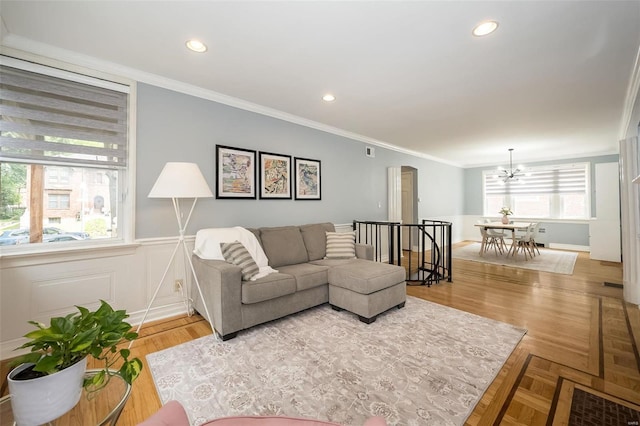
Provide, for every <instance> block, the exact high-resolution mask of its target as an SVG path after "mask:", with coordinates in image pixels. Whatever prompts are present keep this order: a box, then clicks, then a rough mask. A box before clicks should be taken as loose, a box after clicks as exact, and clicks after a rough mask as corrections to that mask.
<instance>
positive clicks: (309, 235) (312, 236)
mask: <svg viewBox="0 0 640 426" xmlns="http://www.w3.org/2000/svg"><path fill="white" fill-rule="evenodd" d="M335 230H336V228H335V226H333V223H329V222H327V223H313V224H309V225H302V226H300V232H301V233H302V239H303V240H304V245H305V247H306V248H307V254H308V255H309V260H318V259H322V258H323V257H325V255H326V253H327V236H326V232H335Z"/></svg>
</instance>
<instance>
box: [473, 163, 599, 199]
mask: <svg viewBox="0 0 640 426" xmlns="http://www.w3.org/2000/svg"><path fill="white" fill-rule="evenodd" d="M587 177H588V163H580V164H570V165H564V166H560V167H548V168H536V169H531V170H527V171H525V174H524V176H523V177H521V178H520V180H518V181H510V182H507V183H504V182H503V181H502V180H501V179H500V178H499V177H496V176H495V174H493V173H490V172H487V173H485V176H484V178H485V194H487V195H507V194H568V193H571V194H577V193H579V194H585V193H586V192H587V188H588V185H587Z"/></svg>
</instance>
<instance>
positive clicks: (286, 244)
mask: <svg viewBox="0 0 640 426" xmlns="http://www.w3.org/2000/svg"><path fill="white" fill-rule="evenodd" d="M260 239H261V240H262V248H263V249H264V252H265V254H266V255H267V258H268V259H269V265H270V266H272V267H274V268H278V267H280V266H286V265H295V264H297V263H305V262H308V261H309V256H308V255H307V249H306V247H305V245H304V240H303V239H302V234H301V233H300V228H299V227H297V226H283V227H278V228H260Z"/></svg>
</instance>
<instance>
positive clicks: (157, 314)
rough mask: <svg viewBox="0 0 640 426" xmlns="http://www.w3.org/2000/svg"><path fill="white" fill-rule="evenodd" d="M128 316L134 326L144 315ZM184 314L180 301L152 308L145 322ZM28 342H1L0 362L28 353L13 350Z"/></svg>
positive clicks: (27, 349) (17, 340)
mask: <svg viewBox="0 0 640 426" xmlns="http://www.w3.org/2000/svg"><path fill="white" fill-rule="evenodd" d="M128 314H129V318H127V322H128V323H129V324H131V325H132V326H136V325H138V324H140V320H141V319H142V316H143V315H144V310H141V311H138V312H134V313H128ZM185 314H186V312H185V308H184V303H183V302H182V301H180V302H176V303H172V304H170V305H163V306H158V307H152V308H151V310H150V311H149V315H147V319H146V321H145V322H146V323H149V322H153V321H158V320H162V319H165V318H171V317H176V316H183V315H185ZM28 341H29V340H28V339H26V338H24V337H20V338H18V339H12V340H7V341H3V342H2V344H1V345H0V360H6V359H9V358H13V357H16V356H20V355H23V354H26V353H28V352H29V348H26V349H19V350H16V349H15V348H18V347H20V346H22V345H23V344H24V343H27V342H28ZM135 345H136V342H135V341H134V342H133V346H134V347H135Z"/></svg>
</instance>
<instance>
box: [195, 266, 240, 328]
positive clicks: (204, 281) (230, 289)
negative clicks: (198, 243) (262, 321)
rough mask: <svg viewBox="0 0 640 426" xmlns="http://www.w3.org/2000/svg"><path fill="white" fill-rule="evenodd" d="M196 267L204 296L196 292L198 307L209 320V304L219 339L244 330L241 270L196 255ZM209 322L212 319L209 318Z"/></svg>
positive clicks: (213, 325)
mask: <svg viewBox="0 0 640 426" xmlns="http://www.w3.org/2000/svg"><path fill="white" fill-rule="evenodd" d="M192 260H193V267H194V269H195V272H196V276H197V278H198V282H199V283H200V287H201V289H202V294H203V295H204V300H202V299H201V298H200V294H199V293H198V290H197V289H193V290H192V293H191V294H194V300H195V307H196V309H197V310H198V312H200V314H202V316H204V317H206V311H205V309H204V304H206V306H207V309H208V310H209V314H211V320H212V321H213V324H211V327H212V328H214V329H215V331H216V332H217V333H218V335H220V336H221V337H222V336H225V335H228V334H232V333H235V332H237V331H239V330H242V328H243V327H242V307H241V305H242V270H241V269H240V267H239V266H236V265H232V264H230V263H227V262H224V261H222V260H207V259H202V258H200V257H198V256H196V255H193V257H192ZM206 319H207V320H209V318H206Z"/></svg>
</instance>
